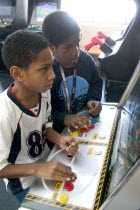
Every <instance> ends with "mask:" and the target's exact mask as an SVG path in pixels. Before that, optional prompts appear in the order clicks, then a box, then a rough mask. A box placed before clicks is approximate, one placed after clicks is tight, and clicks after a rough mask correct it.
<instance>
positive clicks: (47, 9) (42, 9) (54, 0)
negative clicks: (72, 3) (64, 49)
mask: <svg viewBox="0 0 140 210" xmlns="http://www.w3.org/2000/svg"><path fill="white" fill-rule="evenodd" d="M60 8H61V0H35V4H34V9H33V12H32V18H31V22H30V24H29V26H28V30H32V31H37V32H38V33H41V34H42V22H43V20H44V18H45V17H46V16H47V15H48V14H50V13H51V12H54V11H56V10H58V9H60Z"/></svg>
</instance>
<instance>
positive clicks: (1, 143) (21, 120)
mask: <svg viewBox="0 0 140 210" xmlns="http://www.w3.org/2000/svg"><path fill="white" fill-rule="evenodd" d="M3 60H4V63H5V65H6V67H7V68H8V69H9V71H10V74H11V76H12V77H13V78H14V80H15V82H14V83H13V84H11V85H10V87H9V88H8V89H7V90H5V91H4V92H3V93H1V94H0V107H1V109H0V154H1V155H0V178H7V179H8V181H9V182H8V189H10V190H11V191H12V193H13V194H14V195H15V196H16V198H17V199H18V201H19V202H21V201H22V199H23V196H24V194H25V192H27V190H26V189H28V188H29V187H30V186H31V184H32V182H33V180H34V178H35V176H38V177H43V178H46V179H50V180H59V181H70V180H71V181H72V180H75V179H76V174H75V173H74V172H72V171H70V170H69V168H68V166H67V165H64V164H63V163H60V162H58V161H51V162H45V160H46V159H47V157H48V154H49V152H50V149H49V147H48V144H47V142H48V140H49V141H51V142H53V143H55V144H57V145H59V146H60V148H62V149H65V150H66V151H67V153H68V155H74V154H75V153H76V152H77V149H78V140H77V139H76V138H75V137H68V136H61V135H60V134H59V133H57V132H56V131H54V130H53V129H52V128H51V127H52V122H51V115H50V113H51V105H50V89H51V87H52V83H53V79H54V78H55V75H54V73H53V70H52V62H53V58H52V54H51V51H50V49H49V47H48V43H47V41H46V40H45V39H44V38H43V37H42V36H40V35H38V34H37V33H34V32H29V31H26V30H19V31H16V32H14V33H13V34H11V35H9V36H8V37H7V38H6V40H5V43H4V46H3ZM67 145H69V146H67Z"/></svg>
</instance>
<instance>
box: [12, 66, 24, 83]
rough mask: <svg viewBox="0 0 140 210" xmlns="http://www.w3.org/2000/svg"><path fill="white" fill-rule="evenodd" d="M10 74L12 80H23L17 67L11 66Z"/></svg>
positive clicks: (21, 73) (20, 70)
mask: <svg viewBox="0 0 140 210" xmlns="http://www.w3.org/2000/svg"><path fill="white" fill-rule="evenodd" d="M10 74H11V76H12V77H13V78H14V80H18V81H22V80H23V72H22V69H21V68H19V67H17V66H12V67H11V68H10Z"/></svg>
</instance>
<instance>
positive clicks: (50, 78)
mask: <svg viewBox="0 0 140 210" xmlns="http://www.w3.org/2000/svg"><path fill="white" fill-rule="evenodd" d="M53 79H55V74H54V72H53V69H52V68H51V69H50V71H49V75H48V80H53Z"/></svg>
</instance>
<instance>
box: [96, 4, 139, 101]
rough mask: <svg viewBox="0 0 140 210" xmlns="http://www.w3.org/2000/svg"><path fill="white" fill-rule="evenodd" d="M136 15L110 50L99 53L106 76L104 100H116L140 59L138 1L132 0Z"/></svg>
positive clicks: (102, 71) (102, 69)
mask: <svg viewBox="0 0 140 210" xmlns="http://www.w3.org/2000/svg"><path fill="white" fill-rule="evenodd" d="M134 3H135V4H136V15H135V17H134V18H133V19H132V21H131V22H130V24H129V25H128V27H127V29H126V30H125V32H124V33H123V35H122V37H121V38H120V39H118V40H116V44H115V45H113V46H110V48H111V49H112V52H110V53H101V54H100V56H99V63H100V68H101V73H102V74H103V75H104V76H105V77H106V101H107V102H111V101H112V102H118V101H119V100H120V97H121V95H122V93H123V92H124V90H125V88H126V86H127V84H128V82H129V80H130V78H131V76H132V74H133V71H134V69H135V67H136V65H137V63H138V61H139V59H140V28H139V24H140V1H139V0H134Z"/></svg>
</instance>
